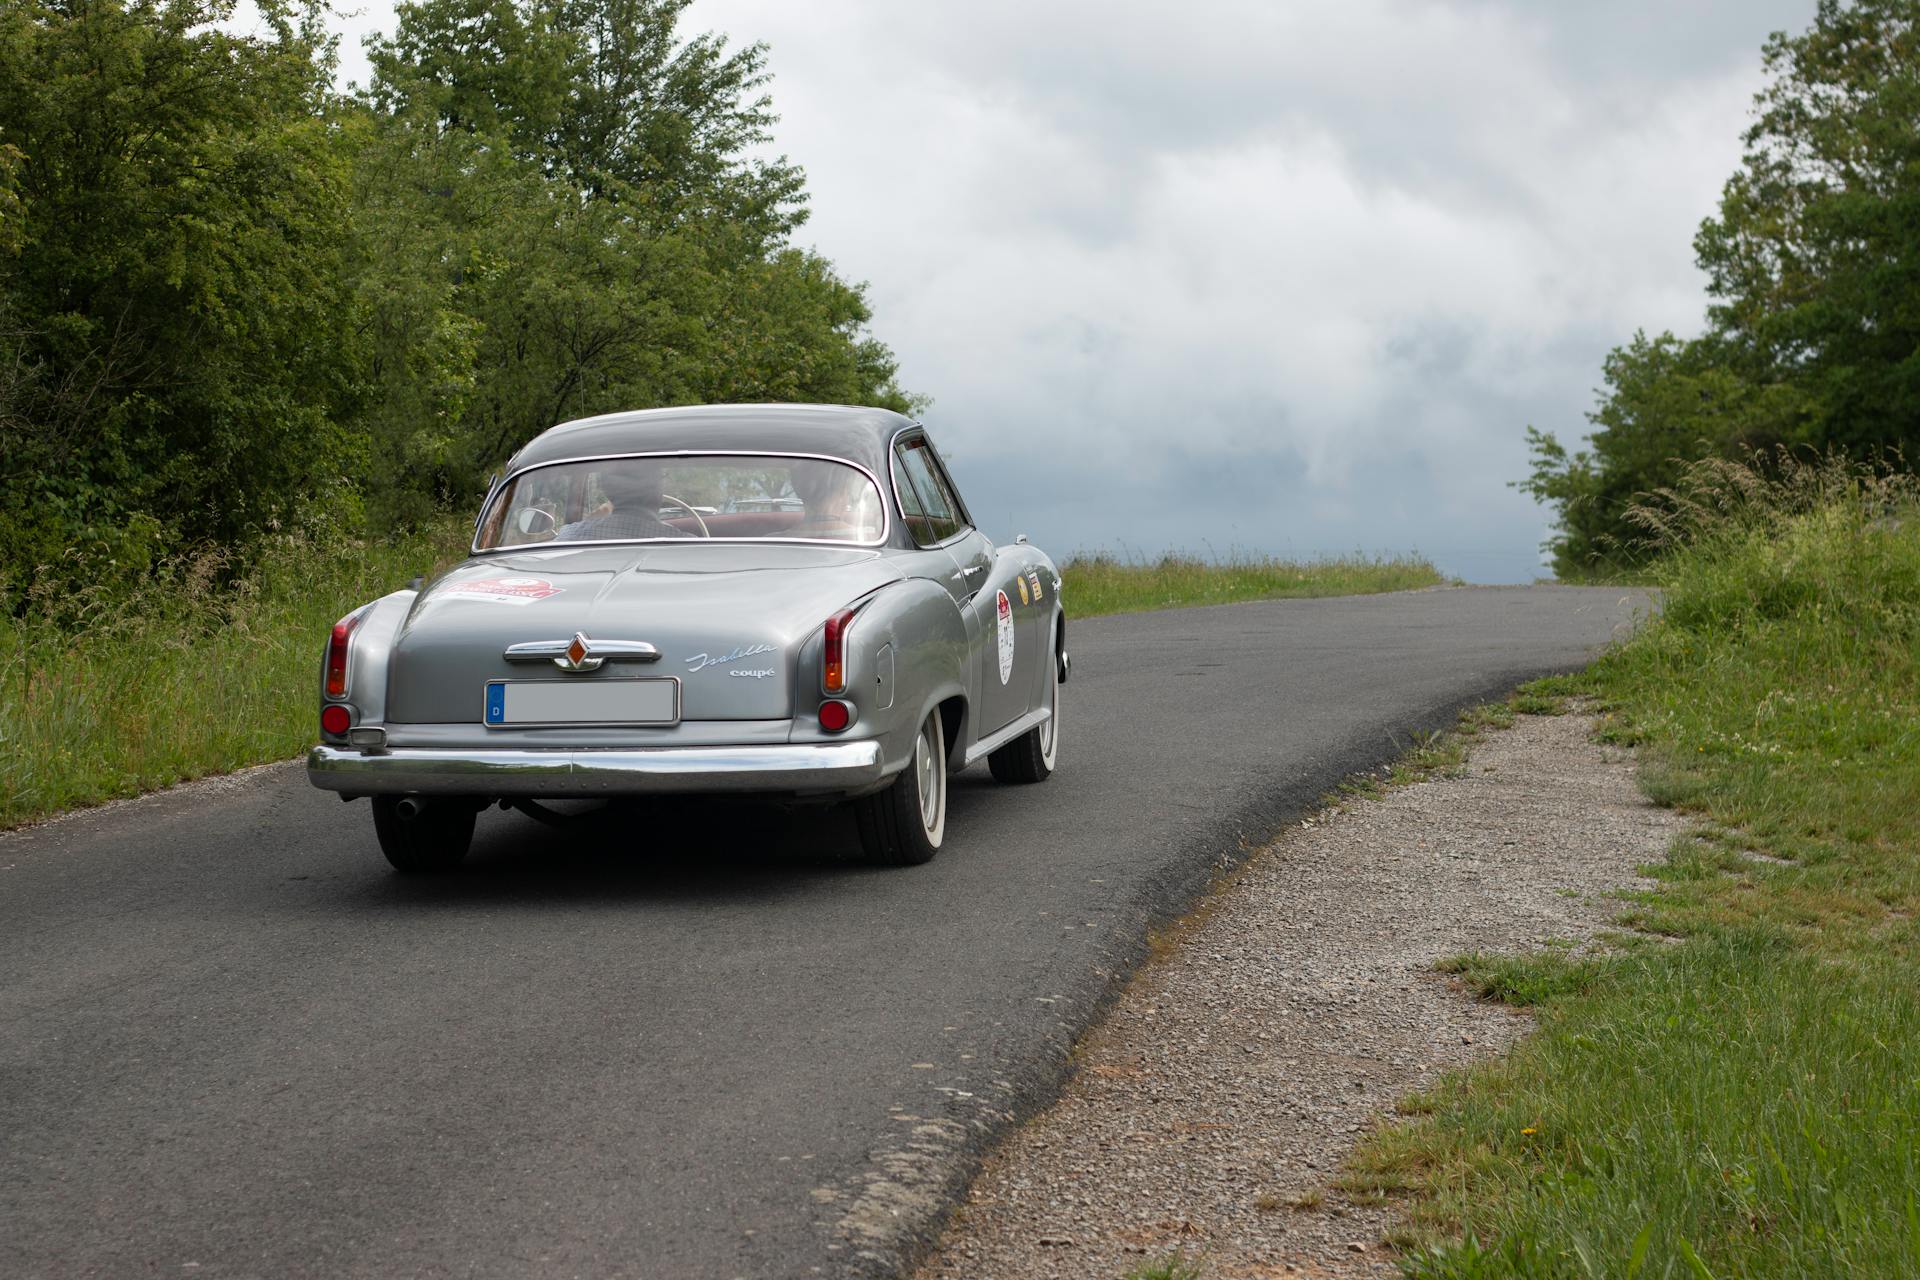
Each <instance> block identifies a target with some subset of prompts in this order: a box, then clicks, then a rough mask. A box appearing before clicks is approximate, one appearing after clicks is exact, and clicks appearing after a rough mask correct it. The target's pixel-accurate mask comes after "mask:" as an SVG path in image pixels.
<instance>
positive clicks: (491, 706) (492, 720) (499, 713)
mask: <svg viewBox="0 0 1920 1280" xmlns="http://www.w3.org/2000/svg"><path fill="white" fill-rule="evenodd" d="M506 722H507V686H506V683H505V682H504V681H500V680H496V681H494V682H493V683H491V684H489V685H488V686H487V723H488V724H505V723H506Z"/></svg>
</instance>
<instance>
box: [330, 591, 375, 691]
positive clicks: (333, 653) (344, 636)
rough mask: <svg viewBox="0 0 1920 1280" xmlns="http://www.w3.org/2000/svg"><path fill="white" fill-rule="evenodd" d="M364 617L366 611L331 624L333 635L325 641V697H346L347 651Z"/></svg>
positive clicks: (351, 614) (349, 615) (352, 614)
mask: <svg viewBox="0 0 1920 1280" xmlns="http://www.w3.org/2000/svg"><path fill="white" fill-rule="evenodd" d="M365 616H366V610H364V609H362V610H360V611H359V612H356V613H350V614H348V615H347V616H346V617H344V618H342V619H340V621H338V622H336V623H334V624H333V635H332V636H331V637H329V638H328V640H327V696H328V697H329V698H344V697H346V696H347V650H348V649H350V648H352V646H353V633H354V632H356V631H358V630H359V629H360V619H362V618H363V617H365Z"/></svg>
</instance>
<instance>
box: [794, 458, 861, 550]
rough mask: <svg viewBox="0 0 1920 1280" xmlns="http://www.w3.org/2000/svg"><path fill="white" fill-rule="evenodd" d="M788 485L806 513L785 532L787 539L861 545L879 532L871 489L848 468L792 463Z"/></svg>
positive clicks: (828, 463)
mask: <svg viewBox="0 0 1920 1280" xmlns="http://www.w3.org/2000/svg"><path fill="white" fill-rule="evenodd" d="M789 483H791V484H792V485H793V492H794V493H795V495H797V496H798V497H799V499H800V501H801V502H803V503H805V504H806V514H805V515H803V516H802V517H801V518H800V523H799V524H796V525H794V526H793V527H792V528H790V529H788V530H786V532H785V536H786V537H789V538H830V539H833V540H835V541H839V542H865V541H867V540H868V539H870V538H873V537H875V536H876V535H878V534H879V532H880V517H879V512H878V510H877V507H876V504H875V502H874V494H873V486H872V485H871V484H869V483H867V478H866V477H865V476H863V475H861V474H860V473H859V472H858V471H855V470H854V469H853V468H852V467H843V466H840V465H838V464H836V463H830V462H812V463H806V462H803V463H796V464H795V465H794V468H793V472H792V475H791V476H790V478H789Z"/></svg>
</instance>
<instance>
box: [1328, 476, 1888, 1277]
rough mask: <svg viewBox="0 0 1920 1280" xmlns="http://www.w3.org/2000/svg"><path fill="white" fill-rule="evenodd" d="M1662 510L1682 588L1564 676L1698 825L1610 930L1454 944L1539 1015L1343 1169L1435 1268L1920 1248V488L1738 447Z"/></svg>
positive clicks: (1469, 969) (1821, 1271) (1799, 1257)
mask: <svg viewBox="0 0 1920 1280" xmlns="http://www.w3.org/2000/svg"><path fill="white" fill-rule="evenodd" d="M1776 465H1778V464H1776ZM1647 515H1648V523H1649V525H1650V526H1652V527H1654V528H1655V531H1656V533H1659V534H1660V535H1661V536H1662V537H1663V538H1664V539H1665V540H1666V544H1667V547H1668V554H1667V555H1666V557H1665V559H1664V561H1663V567H1662V577H1663V585H1664V587H1665V588H1666V595H1665V605H1664V611H1663V614H1662V616H1661V617H1660V618H1659V619H1657V620H1656V621H1654V622H1653V623H1651V624H1650V625H1649V626H1647V627H1646V628H1644V629H1643V630H1642V632H1641V633H1640V634H1639V635H1638V636H1637V637H1636V638H1634V639H1633V640H1632V641H1630V642H1629V643H1627V644H1626V645H1624V646H1622V647H1621V648H1619V649H1617V650H1615V651H1614V652H1612V653H1611V654H1609V655H1608V656H1606V657H1605V658H1604V659H1602V661H1601V662H1599V663H1598V664H1597V665H1596V666H1595V667H1593V668H1592V669H1591V670H1590V671H1589V672H1587V673H1586V674H1584V675H1583V676H1580V677H1576V678H1573V679H1570V680H1559V681H1555V682H1553V683H1552V684H1551V685H1550V686H1548V687H1547V688H1546V689H1544V690H1540V691H1539V692H1541V693H1542V694H1543V695H1553V694H1561V693H1566V692H1579V693H1584V694H1586V695H1589V696H1592V697H1595V698H1597V699H1599V700H1600V702H1601V705H1602V706H1603V707H1604V708H1605V709H1606V716H1605V718H1604V720H1603V726H1604V732H1605V733H1606V734H1607V735H1609V736H1611V737H1612V738H1614V739H1615V740H1618V741H1622V742H1629V743H1635V744H1638V745H1639V746H1640V748H1641V751H1642V760H1643V779H1644V781H1645V785H1646V787H1647V790H1648V791H1649V793H1650V794H1651V795H1653V796H1654V797H1655V798H1656V799H1659V800H1661V801H1662V802H1664V803H1668V804H1672V805H1675V806H1677V807H1679V808H1681V809H1683V810H1685V811H1687V812H1689V813H1692V814H1694V815H1696V816H1697V818H1698V820H1699V824H1698V826H1697V828H1696V829H1695V830H1694V831H1693V832H1691V833H1690V834H1689V835H1687V836H1686V837H1683V838H1682V839H1680V840H1678V841H1676V842H1675V844H1674V845H1673V847H1672V849H1671V851H1670V853H1669V855H1668V857H1667V859H1666V861H1665V862H1663V863H1661V864H1659V865H1658V866H1655V867H1651V868H1649V869H1648V871H1649V874H1651V875H1652V876H1653V877H1654V879H1655V880H1656V882H1657V883H1656V887H1655V888H1654V889H1652V890H1650V891H1647V892H1644V893H1636V894H1633V895H1631V896H1630V897H1628V898H1627V899H1626V900H1625V902H1624V903H1623V906H1624V916H1623V919H1624V923H1626V924H1629V925H1632V926H1634V927H1636V928H1637V929H1638V930H1639V931H1640V932H1639V933H1638V934H1630V935H1627V936H1626V937H1624V938H1623V939H1622V940H1621V942H1620V944H1619V945H1618V946H1616V947H1615V948H1614V949H1613V950H1611V951H1610V952H1607V953H1603V954H1601V955H1599V956H1587V957H1584V958H1581V957H1569V956H1566V955H1562V954H1556V953H1551V952H1550V953H1545V954H1538V955H1529V956H1525V957H1502V956H1482V955H1476V956H1465V957H1460V958H1459V959H1457V960H1456V961H1454V962H1452V964H1451V966H1450V967H1451V968H1453V969H1454V970H1455V971H1456V972H1457V973H1459V974H1460V976H1461V977H1462V979H1463V980H1464V981H1466V982H1467V983H1468V984H1469V985H1470V986H1471V987H1472V988H1473V989H1475V990H1476V991H1478V992H1479V993H1480V994H1481V995H1483V996H1484V997H1486V998H1490V999H1500V1000H1506V1001H1510V1002H1514V1003H1520V1004H1528V1005H1531V1006H1533V1007H1534V1008H1535V1009H1536V1010H1537V1011H1538V1014H1539V1017H1540V1031H1539V1033H1538V1034H1537V1035H1535V1036H1533V1037H1531V1038H1530V1039H1529V1040H1527V1041H1525V1042H1524V1043H1523V1044H1521V1045H1520V1046H1519V1047H1518V1048H1517V1049H1516V1050H1515V1052H1514V1053H1513V1054H1512V1055H1511V1056H1509V1057H1508V1058H1506V1059H1503V1060H1500V1061H1497V1062H1493V1063H1489V1064H1486V1065H1484V1066H1481V1067H1479V1068H1476V1069H1474V1070H1471V1071H1468V1072H1465V1073H1462V1074H1459V1075H1456V1076H1454V1077H1451V1078H1449V1079H1447V1080H1446V1081H1444V1082H1442V1083H1441V1084H1440V1085H1439V1086H1437V1087H1435V1088H1434V1089H1432V1090H1430V1091H1428V1092H1427V1093H1425V1094H1422V1095H1420V1096H1418V1097H1415V1098H1412V1099H1409V1100H1407V1102H1406V1103H1405V1104H1404V1105H1403V1107H1402V1110H1403V1111H1405V1112H1406V1113H1408V1114H1409V1115H1410V1116H1411V1117H1412V1118H1411V1119H1410V1120H1409V1121H1408V1122H1407V1123H1404V1124H1400V1125H1396V1126H1393V1127H1390V1128H1387V1129H1384V1130H1382V1131H1381V1132H1379V1133H1377V1134H1376V1135H1375V1136H1374V1137H1372V1138H1371V1139H1370V1140H1369V1141H1368V1142H1367V1143H1366V1144H1365V1145H1363V1147H1362V1148H1361V1149H1360V1151H1358V1152H1357V1153H1356V1155H1355V1157H1354V1160H1353V1163H1352V1164H1351V1166H1350V1167H1349V1169H1348V1171H1347V1173H1346V1175H1345V1181H1346V1183H1347V1184H1349V1185H1351V1187H1352V1188H1353V1189H1354V1190H1356V1191H1357V1192H1360V1193H1363V1194H1364V1193H1372V1194H1381V1195H1403V1196H1407V1197H1409V1206H1408V1207H1409V1215H1410V1218H1409V1220H1410V1229H1409V1239H1408V1241H1407V1243H1409V1244H1410V1245H1411V1246H1413V1247H1412V1249H1411V1251H1410V1252H1409V1253H1408V1254H1407V1255H1406V1257H1405V1258H1404V1261H1403V1267H1404V1269H1405V1271H1406V1273H1407V1274H1408V1275H1409V1276H1415V1277H1433V1278H1441V1277H1446V1278H1451V1280H1464V1278H1466V1277H1493V1276H1555V1277H1558V1276H1567V1277H1597V1276H1617V1277H1633V1276H1647V1277H1654V1276H1679V1277H1688V1278H1690V1280H1698V1278H1700V1277H1711V1276H1717V1277H1729V1276H1830V1275H1862V1276H1864V1275H1872V1276H1920V1138H1917V1137H1916V1135H1920V923H1916V913H1917V912H1920V486H1916V484H1915V482H1914V481H1913V480H1912V479H1911V478H1901V477H1893V476H1888V475H1885V474H1878V473H1874V472H1871V471H1866V470H1860V469H1849V468H1845V467H1842V466H1839V465H1837V464H1817V463H1816V464H1806V465H1796V464H1792V463H1788V464H1786V465H1784V466H1780V467H1778V469H1777V470H1775V471H1773V472H1772V473H1770V474H1761V473H1760V472H1757V471H1754V470H1750V469H1744V468H1729V467H1727V466H1726V464H1720V463H1714V464H1707V465H1705V466H1703V467H1702V468H1700V469H1698V470H1696V472H1695V473H1693V475H1692V476H1690V478H1689V481H1688V483H1687V485H1685V486H1683V487H1682V489H1681V490H1679V491H1677V492H1674V493H1669V494H1667V495H1665V500H1664V502H1663V503H1662V504H1661V505H1660V506H1658V507H1656V508H1653V509H1651V510H1650V511H1649V512H1648V513H1647Z"/></svg>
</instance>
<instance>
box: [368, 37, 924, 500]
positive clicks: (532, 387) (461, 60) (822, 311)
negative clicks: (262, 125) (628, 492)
mask: <svg viewBox="0 0 1920 1280" xmlns="http://www.w3.org/2000/svg"><path fill="white" fill-rule="evenodd" d="M684 8H685V4H684V3H683V2H682V0H568V3H565V4H559V3H555V2H554V0H523V2H522V3H519V4H515V3H513V2H512V0H421V3H418V4H412V5H403V6H402V8H401V11H400V22H399V27H398V30H397V31H396V33H395V35H394V36H393V37H392V38H390V39H384V40H378V41H375V42H373V44H372V45H371V49H372V52H373V61H374V66H375V70H376V79H375V82H374V85H373V87H372V90H371V92H370V94H369V98H368V105H369V108H370V112H371V114H370V115H369V117H368V121H367V130H368V134H367V136H368V138H369V142H368V145H367V149H366V151H365V152H364V154H363V158H362V159H361V160H360V161H359V162H358V165H357V171H358V172H359V173H360V175H361V179H362V180H361V182H360V186H359V190H360V196H359V210H360V212H359V217H358V220H357V224H356V225H357V226H358V228H359V237H358V240H357V244H358V248H357V251H356V254H355V262H356V271H357V273H358V278H359V279H360V280H361V282H362V284H361V286H360V288H359V290H358V296H359V298H360V300H361V305H362V307H363V314H364V317H365V318H364V321H363V327H364V328H365V330H366V332H367V333H368V335H369V336H370V338H371V340H372V343H373V353H372V355H371V357H370V359H371V362H372V383H373V385H374V388H375V394H374V395H373V396H372V397H371V399H370V400H369V402H368V405H367V406H366V408H365V410H364V411H363V415H362V421H363V423H364V424H365V426H366V429H367V431H368V434H369V437H370V438H371V439H372V440H374V441H375V442H376V443H375V448H376V451H377V452H378V453H379V454H380V455H381V456H383V457H392V458H394V459H396V460H398V461H400V462H401V463H402V465H401V466H399V467H397V468H394V469H393V470H391V471H384V472H382V473H380V475H378V476H377V477H376V478H375V479H374V480H373V481H372V484H373V485H374V488H373V490H372V493H373V495H374V499H375V501H374V506H375V509H376V512H381V513H392V516H393V518H396V519H400V520H402V521H404V520H406V519H410V518H412V517H413V516H414V515H415V514H417V513H419V512H421V511H424V510H425V509H427V508H428V507H431V506H432V505H435V504H436V503H444V502H447V501H454V500H461V501H464V500H466V499H469V498H470V497H472V496H474V495H475V494H476V492H477V490H478V487H479V486H480V484H481V483H482V481H483V479H484V477H485V476H486V474H487V472H488V470H490V469H492V468H494V467H496V466H498V465H499V464H500V463H501V462H502V461H503V460H504V459H505V458H506V457H507V456H508V455H509V454H510V453H512V452H513V451H514V450H515V449H517V448H518V447H519V446H520V445H521V444H523V443H525V441H527V440H528V439H530V438H531V437H532V436H533V435H535V434H537V433H538V432H540V431H542V430H544V429H545V428H547V427H548V426H551V425H552V424H553V423H555V422H557V421H561V420H564V419H566V418H570V417H578V416H583V415H586V414H592V413H598V412H606V411H611V410H617V409H633V408H647V407H651V406H656V405H666V404H679V403H688V402H694V401H716V400H718V401H745V400H824V401H839V402H854V403H868V404H882V405H889V406H894V407H900V408H906V407H908V406H909V404H910V401H909V398H908V397H907V396H906V395H905V394H904V393H902V392H901V391H900V389H899V388H898V386H897V385H896V383H895V364H894V360H893V356H892V354H891V352H889V351H888V350H887V349H886V347H885V346H883V345H882V344H880V343H879V342H877V341H875V340H874V339H873V338H872V337H871V336H869V335H868V334H867V332H866V328H865V326H866V325H867V323H868V321H869V319H870V314H869V310H868V307H867V304H866V301H865V298H864V296H863V292H862V290H861V289H860V288H858V287H856V286H851V285H849V284H847V283H846V282H844V281H842V280H841V279H840V278H839V277H838V276H837V275H836V274H835V272H834V271H833V269H832V266H831V264H830V263H828V262H827V261H825V260H824V259H822V258H821V257H819V256H818V255H816V254H812V253H808V252H806V251H804V250H800V249H797V248H794V247H792V246H791V245H789V244H787V243H786V240H787V236H788V234H789V232H790V231H791V230H792V228H793V227H794V226H796V225H797V224H798V223H799V221H800V219H801V217H802V215H803V213H804V206H803V203H802V201H803V195H804V192H803V188H802V185H801V175H800V173H799V170H797V169H794V168H792V167H791V166H787V165H786V164H785V163H784V161H780V162H766V163H762V162H756V161H750V160H749V159H748V158H747V156H746V152H747V150H748V149H749V148H750V147H753V146H756V145H758V144H759V143H762V142H764V141H765V140H766V137H767V130H768V128H769V127H770V125H771V123H772V120H773V116H772V115H771V112H770V106H769V103H768V101H767V98H766V96H765V94H764V92H762V90H763V87H764V83H765V73H764V70H763V56H764V51H763V50H762V49H761V48H760V47H759V46H751V47H749V48H747V49H745V50H741V51H737V52H733V53H729V52H727V50H726V46H725V43H724V41H722V40H721V39H720V38H718V37H715V36H697V37H694V38H692V39H689V40H685V41H682V40H681V39H680V38H679V37H678V36H677V35H676V31H675V24H676V22H677V21H678V18H679V15H680V13H681V11H682V10H683V9H684ZM515 51H520V52H519V53H518V54H516V53H515ZM516 58H517V61H516ZM509 64H513V65H509ZM396 277H402V278H399V279H396ZM395 344H405V345H406V346H407V348H408V349H407V351H406V353H405V354H398V353H396V354H388V353H389V352H390V351H391V350H392V349H393V347H394V346H395Z"/></svg>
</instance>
